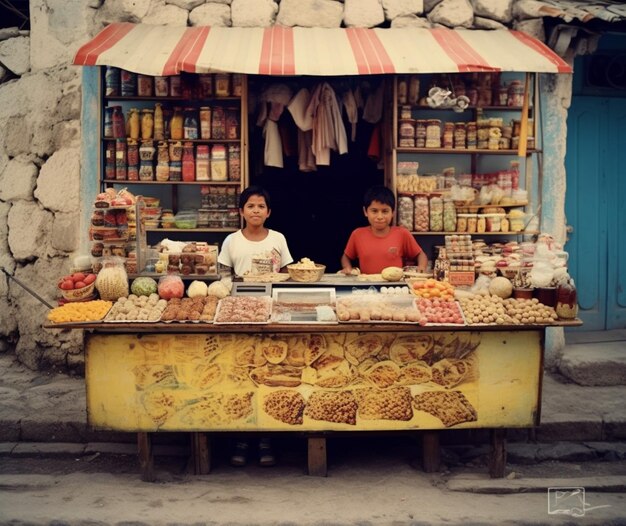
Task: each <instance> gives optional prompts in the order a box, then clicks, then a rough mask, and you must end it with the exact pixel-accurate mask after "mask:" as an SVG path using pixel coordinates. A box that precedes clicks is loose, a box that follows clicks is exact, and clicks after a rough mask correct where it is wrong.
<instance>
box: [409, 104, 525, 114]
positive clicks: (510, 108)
mask: <svg viewBox="0 0 626 526" xmlns="http://www.w3.org/2000/svg"><path fill="white" fill-rule="evenodd" d="M402 106H410V107H411V110H416V111H428V110H432V111H452V112H454V110H453V109H452V108H432V107H430V106H428V105H424V104H400V103H398V108H400V107H402ZM530 107H531V108H532V106H530ZM465 110H471V111H477V110H483V111H486V110H494V111H522V107H521V106H468V107H467V108H465ZM465 110H464V111H465ZM455 115H463V112H462V111H461V112H455Z"/></svg>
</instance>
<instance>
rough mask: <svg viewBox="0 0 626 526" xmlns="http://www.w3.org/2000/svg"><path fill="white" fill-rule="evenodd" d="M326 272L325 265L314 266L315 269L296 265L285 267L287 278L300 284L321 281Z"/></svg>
mask: <svg viewBox="0 0 626 526" xmlns="http://www.w3.org/2000/svg"><path fill="white" fill-rule="evenodd" d="M325 271H326V265H318V264H315V268H301V266H300V265H299V264H298V263H294V264H293V265H287V272H289V277H290V278H291V279H292V280H294V281H299V282H301V283H313V282H315V281H319V280H320V279H322V276H323V275H324V272H325Z"/></svg>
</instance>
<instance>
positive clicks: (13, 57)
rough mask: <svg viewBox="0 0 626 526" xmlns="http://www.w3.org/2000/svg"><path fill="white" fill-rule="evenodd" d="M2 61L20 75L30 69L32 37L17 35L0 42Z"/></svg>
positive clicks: (0, 57) (0, 58) (0, 60)
mask: <svg viewBox="0 0 626 526" xmlns="http://www.w3.org/2000/svg"><path fill="white" fill-rule="evenodd" d="M0 62H2V64H4V66H6V67H7V68H8V69H9V70H10V71H12V72H13V73H15V74H16V75H18V76H21V75H23V74H24V73H26V72H27V71H28V70H29V69H30V38H29V37H15V38H10V39H8V40H4V41H2V42H0Z"/></svg>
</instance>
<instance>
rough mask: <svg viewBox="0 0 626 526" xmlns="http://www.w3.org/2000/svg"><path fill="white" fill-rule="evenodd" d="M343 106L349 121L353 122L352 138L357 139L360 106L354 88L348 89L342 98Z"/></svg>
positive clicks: (352, 139)
mask: <svg viewBox="0 0 626 526" xmlns="http://www.w3.org/2000/svg"><path fill="white" fill-rule="evenodd" d="M341 102H342V103H343V107H344V108H345V109H346V115H347V116H348V121H349V122H350V124H352V133H351V134H350V140H351V141H352V142H354V141H355V140H356V123H357V122H358V121H359V108H358V106H357V102H356V98H355V96H354V93H353V92H352V90H347V91H346V92H345V93H344V94H343V97H342V98H341Z"/></svg>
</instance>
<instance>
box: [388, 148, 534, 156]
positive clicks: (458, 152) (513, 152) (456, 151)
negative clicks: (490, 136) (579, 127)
mask: <svg viewBox="0 0 626 526" xmlns="http://www.w3.org/2000/svg"><path fill="white" fill-rule="evenodd" d="M396 151H397V152H398V153H430V154H435V155H437V154H442V153H444V154H452V155H517V150H486V149H484V148H483V149H480V150H479V149H476V150H468V149H467V148H463V149H456V148H406V147H405V148H401V147H398V148H396ZM540 151H541V150H526V157H528V156H530V155H531V154H533V153H538V152H540Z"/></svg>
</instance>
